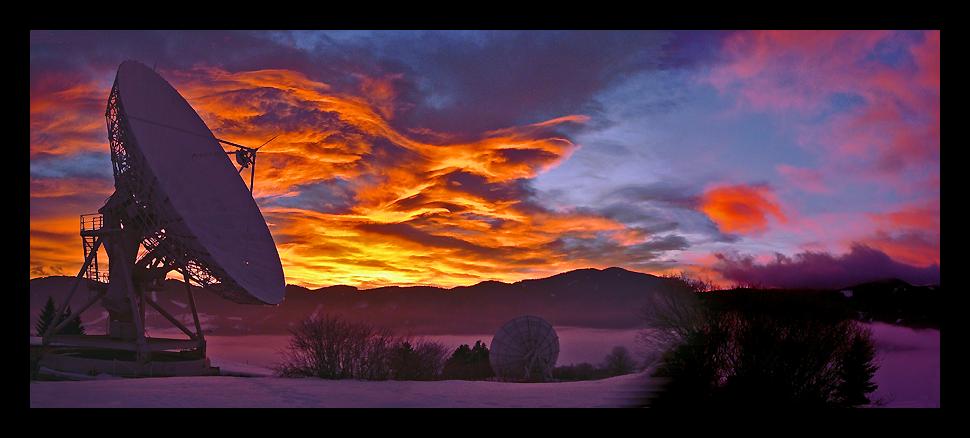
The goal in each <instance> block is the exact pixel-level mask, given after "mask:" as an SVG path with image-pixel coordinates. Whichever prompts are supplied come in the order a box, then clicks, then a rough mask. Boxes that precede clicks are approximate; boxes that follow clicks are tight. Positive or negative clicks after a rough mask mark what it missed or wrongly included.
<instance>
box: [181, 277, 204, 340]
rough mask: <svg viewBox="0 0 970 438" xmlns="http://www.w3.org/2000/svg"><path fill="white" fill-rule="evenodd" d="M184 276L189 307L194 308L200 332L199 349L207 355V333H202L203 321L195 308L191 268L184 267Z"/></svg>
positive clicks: (193, 311) (196, 328)
mask: <svg viewBox="0 0 970 438" xmlns="http://www.w3.org/2000/svg"><path fill="white" fill-rule="evenodd" d="M182 278H184V279H185V292H187V293H188V296H189V307H191V308H192V319H194V320H195V331H196V332H197V333H198V338H197V339H198V340H199V349H200V350H202V355H203V356H205V334H204V333H202V323H201V322H200V321H199V312H198V311H197V310H196V308H195V297H194V296H193V294H192V285H191V284H190V283H189V270H188V268H186V267H183V268H182Z"/></svg>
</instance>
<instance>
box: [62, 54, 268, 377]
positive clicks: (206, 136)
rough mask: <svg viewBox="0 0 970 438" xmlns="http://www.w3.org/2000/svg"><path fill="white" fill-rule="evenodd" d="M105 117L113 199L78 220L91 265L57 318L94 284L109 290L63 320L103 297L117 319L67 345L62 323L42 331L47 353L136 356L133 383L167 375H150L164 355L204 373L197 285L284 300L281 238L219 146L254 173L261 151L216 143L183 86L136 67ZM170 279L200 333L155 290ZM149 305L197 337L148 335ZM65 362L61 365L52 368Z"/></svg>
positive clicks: (251, 300)
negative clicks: (72, 350)
mask: <svg viewBox="0 0 970 438" xmlns="http://www.w3.org/2000/svg"><path fill="white" fill-rule="evenodd" d="M105 117H106V119H107V128H108V140H109V143H110V147H111V162H112V170H113V172H114V180H115V192H114V193H113V194H112V195H111V197H109V198H108V200H107V201H106V202H105V205H104V206H103V207H101V208H100V209H99V210H98V211H99V213H100V214H97V215H82V216H81V236H82V238H83V241H84V249H85V261H84V264H83V266H82V267H81V270H80V272H79V273H78V275H77V278H76V281H75V283H74V286H73V288H72V289H71V291H70V293H69V294H68V297H67V299H66V300H65V302H64V303H63V304H61V306H60V307H59V309H58V311H57V313H56V314H57V315H63V314H64V308H65V307H66V305H67V303H68V302H69V301H70V299H71V296H73V294H74V291H75V290H76V289H77V287H78V284H79V283H80V281H81V279H82V278H88V279H89V280H94V281H95V282H98V284H100V285H101V286H100V288H99V293H97V294H96V295H95V296H94V297H93V298H92V299H91V300H89V301H88V302H87V303H86V304H85V305H84V306H82V308H80V309H79V310H78V311H77V312H75V315H70V316H68V317H67V318H65V319H63V321H64V322H67V321H70V320H71V319H73V317H74V316H76V315H80V314H81V313H82V312H84V310H86V309H87V308H88V307H90V306H91V305H93V304H94V303H95V302H97V301H98V300H99V299H100V301H101V304H102V305H103V306H104V307H105V309H106V310H107V311H108V314H109V330H108V332H109V333H108V334H107V335H106V336H59V335H57V332H58V331H59V330H60V329H61V328H63V326H64V323H60V324H51V327H50V328H49V329H48V330H47V333H44V334H43V337H44V344H45V345H59V346H67V347H85V348H102V349H109V350H112V349H113V350H125V351H133V352H135V353H136V355H137V359H136V361H135V362H134V363H133V364H131V365H130V366H129V367H128V368H129V370H128V371H127V372H126V373H127V374H130V375H145V372H146V371H145V370H148V371H147V372H148V373H150V374H155V375H157V374H158V372H157V370H160V369H166V368H165V366H168V365H164V366H163V365H160V364H154V365H155V367H154V368H153V367H152V366H146V365H151V364H148V362H150V360H151V359H152V357H153V355H157V353H158V352H164V351H166V350H182V351H184V350H187V349H195V350H196V351H197V352H199V353H200V356H201V359H202V360H203V361H205V362H204V366H203V367H202V368H203V369H208V363H207V360H206V359H205V338H204V335H203V332H202V326H201V324H200V321H199V317H198V312H197V310H196V307H195V300H194V298H193V297H192V291H191V288H190V287H189V285H190V284H191V283H194V284H196V285H198V286H200V287H202V288H205V289H207V290H210V291H212V292H214V293H216V294H218V295H220V296H222V297H224V298H226V299H228V300H231V301H234V302H237V303H243V304H279V303H280V302H281V301H282V300H283V295H284V287H285V281H284V277H283V267H282V264H281V263H280V258H279V253H278V252H277V250H276V245H275V243H274V242H273V237H272V235H271V234H270V232H269V228H268V227H267V225H266V222H265V221H264V219H263V216H262V214H261V213H260V211H259V207H258V206H257V205H256V201H255V200H254V199H253V197H252V194H251V191H250V189H248V188H247V187H246V184H245V183H244V182H243V181H242V179H241V178H240V177H239V173H241V169H240V170H239V171H236V168H235V166H234V165H233V164H232V163H231V162H230V159H229V156H228V155H227V154H235V152H226V151H224V150H223V149H222V147H221V146H220V145H219V143H220V142H224V143H229V144H232V145H234V146H236V147H239V148H244V150H245V151H246V153H244V154H242V155H244V156H242V157H241V158H240V157H237V159H241V160H242V161H243V162H244V163H245V164H242V165H243V168H245V167H248V166H249V165H255V151H256V149H258V148H247V147H245V146H242V145H236V144H234V143H231V142H225V141H223V140H219V139H217V138H216V137H215V136H213V135H212V132H211V131H210V130H209V128H208V127H207V126H206V125H205V122H203V121H202V118H201V117H199V115H198V114H197V113H196V112H195V110H194V109H192V107H191V106H190V105H189V103H188V102H186V100H185V99H184V98H183V97H182V96H181V95H180V94H179V93H178V91H176V90H175V88H173V87H172V86H171V85H170V84H169V83H168V82H166V81H165V79H163V78H162V77H161V76H159V74H158V73H156V72H155V71H154V69H152V68H149V67H148V66H146V65H144V64H141V63H139V62H136V61H125V62H123V63H122V64H121V65H120V66H119V67H118V73H117V76H116V77H115V82H114V86H113V87H112V89H111V94H110V95H109V97H108V105H107V110H106V112H105ZM252 177H253V176H252V175H251V176H250V178H251V181H252ZM251 186H252V183H250V187H251ZM102 245H103V246H104V248H105V250H106V252H107V254H108V257H109V275H108V276H107V279H106V280H107V281H106V282H105V278H104V276H103V273H101V272H98V264H97V253H98V248H99V247H100V246H102ZM172 271H177V272H179V273H181V274H182V277H183V278H184V279H185V284H186V289H187V290H188V298H189V303H190V305H191V310H192V314H193V318H194V323H195V331H192V330H189V329H188V328H187V327H185V326H184V325H183V324H182V323H181V322H180V321H178V319H176V318H174V317H173V316H172V315H170V314H169V313H168V312H167V311H165V310H164V308H162V307H161V306H159V305H158V303H156V302H155V301H154V300H152V299H151V294H148V293H147V292H148V291H149V290H150V289H151V288H152V287H153V285H157V284H159V283H160V282H161V281H162V280H164V279H165V277H166V275H167V274H168V273H169V272H172ZM149 306H150V307H152V308H154V309H155V310H157V311H158V312H159V313H160V314H161V315H162V316H164V317H165V318H166V319H168V320H169V321H170V322H171V323H172V324H173V325H175V326H176V327H177V328H179V329H180V330H181V331H183V332H184V333H186V334H187V335H188V336H189V340H187V341H186V340H178V339H160V338H148V337H146V335H145V326H144V323H145V310H146V307H149ZM68 362H69V360H68V359H66V358H65V357H61V358H59V359H58V361H57V363H52V365H65V364H66V363H68ZM171 362H172V361H171V360H167V361H166V363H171ZM169 368H171V367H169ZM176 368H177V367H176ZM176 368H171V369H169V371H167V372H162V373H161V374H163V375H164V374H166V373H167V374H169V375H185V374H191V373H193V372H195V371H193V370H192V367H188V366H184V364H183V366H182V368H178V369H176ZM196 371H197V370H196ZM106 372H109V373H110V371H106Z"/></svg>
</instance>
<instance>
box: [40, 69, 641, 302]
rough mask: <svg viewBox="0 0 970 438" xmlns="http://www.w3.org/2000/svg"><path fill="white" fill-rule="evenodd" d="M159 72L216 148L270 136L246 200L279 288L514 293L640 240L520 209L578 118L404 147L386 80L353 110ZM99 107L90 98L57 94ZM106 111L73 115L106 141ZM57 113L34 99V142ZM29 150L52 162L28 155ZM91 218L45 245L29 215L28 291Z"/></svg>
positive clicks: (265, 79) (315, 84)
mask: <svg viewBox="0 0 970 438" xmlns="http://www.w3.org/2000/svg"><path fill="white" fill-rule="evenodd" d="M161 73H162V75H163V76H165V77H166V78H167V79H168V80H169V81H170V82H171V83H172V84H173V85H174V86H175V87H176V88H177V89H178V90H179V91H180V92H181V93H182V95H183V96H185V97H186V99H187V100H188V101H189V103H190V104H191V105H192V106H193V107H194V108H195V109H196V110H197V111H198V112H199V114H200V115H201V116H202V118H203V119H204V120H205V121H206V123H207V125H208V126H209V127H210V128H211V129H212V130H213V133H214V134H215V135H216V136H218V137H220V138H224V139H227V140H231V141H235V142H238V143H242V144H249V145H258V144H261V143H263V142H264V141H265V140H267V139H269V138H270V137H273V136H276V135H278V136H279V137H278V138H277V139H276V140H275V141H274V142H273V143H271V144H270V145H269V146H267V147H266V148H265V149H263V150H261V151H260V154H259V166H258V168H257V170H256V173H257V175H256V189H255V193H254V194H255V196H256V198H257V200H258V201H259V203H260V205H261V209H262V211H263V214H264V216H265V217H266V220H267V223H268V224H269V226H270V229H271V231H272V233H273V235H274V238H275V240H276V243H277V247H278V249H279V251H280V257H281V259H282V261H283V267H284V272H285V274H286V277H287V281H288V282H289V283H294V284H301V285H306V286H322V285H329V284H354V285H360V286H364V287H368V286H380V285H389V284H435V285H441V286H455V285H462V284H470V283H474V282H477V281H481V280H486V279H496V280H506V281H514V280H518V279H522V278H532V277H538V276H543V275H550V274H554V273H558V272H561V271H563V270H568V269H574V268H581V267H589V266H593V267H606V266H601V265H602V264H603V263H606V262H604V261H603V260H598V259H594V258H593V256H592V255H591V256H590V257H589V258H584V257H583V256H582V254H579V255H577V254H575V253H571V254H570V255H569V256H568V257H567V253H566V251H567V249H568V248H567V247H566V246H564V245H563V244H562V241H563V239H593V240H597V239H598V240H597V241H600V240H601V241H605V242H608V244H609V245H613V246H616V247H620V248H622V247H625V246H629V245H635V244H637V243H641V242H644V241H646V240H648V238H649V237H650V236H647V235H646V234H645V233H643V232H642V231H638V230H629V229H627V228H626V227H625V226H624V225H623V224H621V223H619V222H616V221H613V220H611V219H608V218H605V217H600V216H596V215H593V214H587V213H578V212H572V211H552V210H547V209H545V208H542V207H540V206H537V205H535V204H534V203H531V202H530V201H529V196H530V194H529V189H528V187H527V185H526V184H525V181H527V180H528V179H530V178H534V177H535V176H537V175H538V174H540V173H542V172H544V171H546V170H548V169H550V168H552V167H554V166H556V165H557V164H559V163H560V162H562V161H563V160H564V159H566V158H568V157H569V155H570V154H571V153H572V152H573V151H574V150H575V148H576V147H577V145H575V144H574V143H572V142H571V141H570V140H569V139H568V138H566V137H565V136H564V135H562V134H560V133H559V132H557V130H558V129H560V128H561V127H562V126H563V125H565V124H580V123H584V122H586V120H587V119H588V118H587V117H586V116H582V115H567V116H564V117H559V118H555V119H551V120H545V121H538V122H537V123H534V124H531V125H525V126H517V127H509V128H505V129H498V130H494V131H489V132H484V133H482V134H481V135H479V136H478V137H477V138H471V139H467V138H463V139H461V140H457V137H454V136H452V135H449V134H448V133H438V132H433V131H430V130H427V129H418V130H414V131H409V132H408V133H405V132H401V131H398V130H397V129H395V128H394V127H392V126H391V125H390V124H389V123H388V122H387V118H388V117H392V116H393V113H394V110H395V108H396V107H395V102H394V99H395V97H396V91H395V90H394V88H393V84H394V80H395V78H378V79H372V78H364V79H363V80H362V85H361V87H360V89H359V90H358V92H359V93H360V94H361V95H360V96H358V95H350V94H345V93H338V92H335V91H334V90H333V89H332V87H331V86H330V85H329V84H326V83H322V82H319V81H314V80H312V79H310V78H308V77H307V76H306V75H304V74H302V73H299V72H295V71H289V70H258V71H242V72H228V71H225V70H221V69H218V68H208V67H200V68H196V69H193V70H189V71H162V72H161ZM97 92H98V90H97V88H96V87H95V88H90V87H89V88H79V89H77V90H74V91H70V92H66V91H65V92H64V93H65V95H83V96H89V95H90V94H91V93H97ZM86 98H88V97H86ZM106 98H107V91H106V90H105V91H104V93H103V95H101V96H99V98H98V102H99V108H98V110H97V111H93V110H90V109H88V110H87V111H88V112H87V113H85V114H83V115H77V116H76V117H79V118H80V117H83V118H84V120H87V119H88V118H90V119H91V120H92V121H88V122H86V124H85V125H84V126H83V129H84V130H95V129H100V130H104V120H103V107H104V99H106ZM73 109H74V110H79V109H80V107H74V108H73ZM56 113H59V110H57V106H56V105H50V104H49V103H48V101H47V100H43V99H38V101H37V102H34V101H33V99H32V102H31V117H32V125H31V126H32V130H33V129H34V128H36V130H37V132H38V134H39V135H42V133H43V132H48V131H51V130H52V129H55V128H56V124H53V123H51V122H50V119H51V118H52V117H55V115H52V114H56ZM35 116H36V123H35ZM89 116H90V117H89ZM95 121H96V122H97V123H95ZM86 132H87V131H86ZM413 133H418V134H420V135H419V137H420V138H421V139H423V140H419V139H417V137H418V136H416V135H414V134H413ZM99 135H102V136H103V132H102V133H100V134H99ZM38 138H39V137H38ZM429 138H431V139H435V140H434V141H428V140H427V139H429ZM92 148H93V149H94V150H104V151H107V145H106V144H105V143H103V142H102V143H101V144H97V145H92V146H84V147H81V146H78V147H74V148H72V149H71V151H78V150H82V149H83V150H89V149H92ZM36 149H38V150H40V149H44V150H50V149H51V148H50V147H49V146H47V145H46V144H45V143H43V142H39V141H38V143H37V146H36ZM31 150H32V152H34V150H35V144H34V143H33V142H32V144H31ZM64 152H65V153H67V150H64ZM58 181H59V180H57V179H48V180H43V181H38V182H37V185H36V187H34V185H32V189H31V193H32V197H38V198H39V197H43V196H54V195H59V196H69V195H71V193H70V191H71V189H70V187H67V186H64V185H63V184H59V182H58ZM82 189H83V190H86V188H82ZM35 191H36V193H35ZM97 207H99V205H94V206H92V208H87V207H78V208H84V209H85V211H65V212H64V216H58V217H57V218H56V219H50V220H56V221H57V222H56V224H58V225H59V226H60V228H58V230H59V231H58V234H57V236H47V238H42V237H41V235H40V234H36V233H35V229H36V230H37V231H40V230H42V229H44V227H46V226H48V225H51V224H52V222H45V220H47V219H41V218H37V219H36V220H35V218H34V217H33V216H32V218H31V224H32V225H31V227H32V228H31V233H32V234H31V238H32V240H31V275H32V276H36V275H42V274H43V273H49V272H55V271H51V270H50V269H47V270H45V269H44V267H45V266H54V265H56V266H58V267H59V268H58V269H59V270H58V271H56V272H60V273H64V272H69V271H70V269H69V268H70V267H71V266H74V265H77V264H79V263H80V261H79V257H78V256H77V254H76V253H77V252H78V251H80V249H79V248H80V244H79V240H78V239H79V238H78V237H76V235H77V229H76V228H77V224H76V221H77V219H76V217H77V216H76V215H77V214H80V213H86V212H88V211H91V210H93V209H96V208H97ZM69 219H70V220H69ZM35 234H36V238H35ZM75 246H76V247H77V248H74V247H75Z"/></svg>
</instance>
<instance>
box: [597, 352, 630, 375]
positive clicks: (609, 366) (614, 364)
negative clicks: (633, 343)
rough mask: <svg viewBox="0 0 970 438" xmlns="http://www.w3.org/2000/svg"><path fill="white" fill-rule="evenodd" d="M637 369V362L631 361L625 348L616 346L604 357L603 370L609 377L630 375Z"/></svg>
mask: <svg viewBox="0 0 970 438" xmlns="http://www.w3.org/2000/svg"><path fill="white" fill-rule="evenodd" d="M636 367H637V362H636V361H635V360H633V357H632V356H631V355H630V352H629V351H628V350H627V349H626V347H623V346H620V345H617V346H616V347H613V351H611V352H610V354H607V355H606V359H604V361H603V369H604V370H605V371H606V373H607V374H608V375H610V376H620V375H623V374H630V373H632V372H633V370H635V369H636Z"/></svg>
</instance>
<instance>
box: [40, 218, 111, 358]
mask: <svg viewBox="0 0 970 438" xmlns="http://www.w3.org/2000/svg"><path fill="white" fill-rule="evenodd" d="M100 247H101V238H100V237H99V238H97V240H95V242H94V248H93V249H92V250H91V252H90V253H88V256H87V257H86V258H85V259H84V264H83V265H81V270H80V271H78V273H77V277H74V284H73V285H72V286H71V291H70V292H68V293H67V298H65V299H64V302H62V303H61V305H60V306H58V308H57V312H56V313H55V314H54V315H55V316H54V317H55V318H59V317H61V316H63V315H64V310H65V309H66V308H67V305H68V304H69V303H70V302H71V298H73V297H74V292H75V291H77V287H78V286H79V285H80V284H81V278H82V277H83V276H84V273H85V272H87V270H88V266H89V265H90V264H91V261H92V260H94V257H95V256H96V255H97V254H98V248H100ZM78 314H79V315H80V312H78ZM55 321H57V320H56V319H55ZM55 328H57V329H60V328H63V327H61V326H60V325H58V327H54V326H53V325H48V326H47V330H46V331H44V333H42V334H41V336H43V338H44V343H45V344H46V343H47V339H48V338H49V337H50V336H51V335H53V334H55V333H57V330H55Z"/></svg>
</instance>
